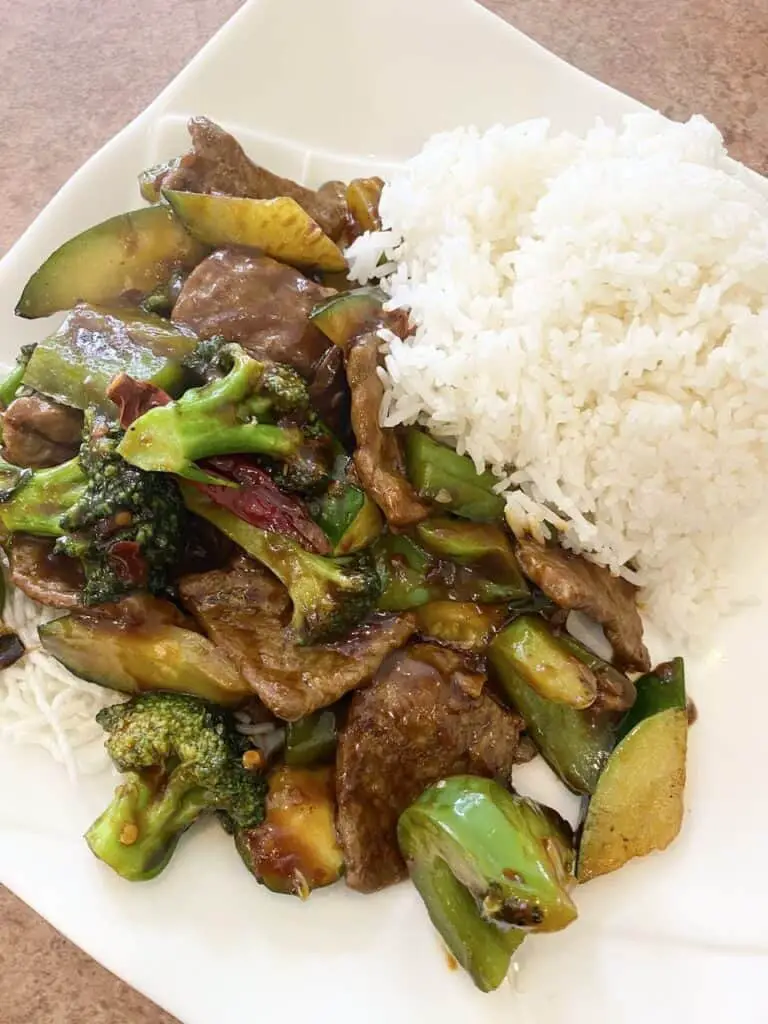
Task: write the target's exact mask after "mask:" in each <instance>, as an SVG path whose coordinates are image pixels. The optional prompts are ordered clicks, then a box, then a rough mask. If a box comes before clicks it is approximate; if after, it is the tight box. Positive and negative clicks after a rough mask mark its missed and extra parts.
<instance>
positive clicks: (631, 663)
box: [517, 538, 651, 672]
mask: <svg viewBox="0 0 768 1024" xmlns="http://www.w3.org/2000/svg"><path fill="white" fill-rule="evenodd" d="M517 560H518V562H519V563H520V568H521V569H522V570H523V572H524V573H525V575H526V576H527V577H528V578H529V579H530V580H533V582H534V583H535V584H536V586H537V587H539V588H540V589H541V590H543V591H544V593H545V594H546V595H547V597H549V598H551V599H552V600H553V601H554V602H555V604H557V605H559V606H560V607H561V608H567V609H569V610H576V611H580V612H584V614H585V615H588V616H589V617H590V618H592V619H594V620H595V622H599V623H600V624H601V625H602V627H603V629H604V630H605V635H606V637H607V639H608V641H609V643H610V644H611V646H612V647H613V654H614V660H615V661H616V663H617V664H618V665H619V666H621V667H622V668H625V669H634V670H636V671H638V672H647V671H648V669H649V668H650V667H651V661H650V658H649V656H648V651H647V650H646V648H645V645H644V644H643V623H642V620H641V618H640V613H639V612H638V610H637V601H636V594H637V590H636V588H635V587H633V586H632V584H631V583H629V582H628V581H627V580H624V579H621V577H619V576H614V575H612V573H610V572H609V571H608V569H605V568H604V567H603V566H600V565H595V564H594V563H593V562H588V561H587V560H586V559H585V558H582V557H581V556H580V555H575V554H573V553H572V552H570V551H566V550H565V549H564V548H561V547H557V546H554V545H553V546H544V545H542V544H539V543H538V542H537V541H535V540H531V539H530V538H524V539H523V540H521V541H520V542H519V544H518V547H517Z"/></svg>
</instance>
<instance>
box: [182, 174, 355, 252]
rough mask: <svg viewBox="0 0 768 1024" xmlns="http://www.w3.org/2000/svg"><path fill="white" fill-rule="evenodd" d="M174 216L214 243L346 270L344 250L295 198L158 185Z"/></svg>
mask: <svg viewBox="0 0 768 1024" xmlns="http://www.w3.org/2000/svg"><path fill="white" fill-rule="evenodd" d="M163 198H164V199H166V200H167V202H168V203H170V205H171V208H172V209H173V211H174V213H175V214H176V215H177V217H178V218H179V219H180V220H181V221H182V222H183V223H184V225H185V226H186V227H187V229H188V230H189V231H190V232H191V234H193V235H194V236H195V238H197V239H199V240H200V241H201V242H204V243H206V244H207V245H210V246H213V247H214V248H220V247H221V246H225V245H244V246H247V247H249V248H252V249H260V250H261V251H262V252H265V253H266V254H267V256H272V257H273V258H274V259H276V260H279V261H280V262H281V263H290V264H291V265H292V266H297V267H314V268H316V269H317V270H345V269H346V266H347V263H346V260H345V259H344V254H343V253H342V251H341V250H340V249H339V247H338V246H337V245H336V243H335V242H333V241H331V239H330V238H329V237H328V235H326V234H325V233H324V232H323V230H322V228H320V227H319V225H318V224H316V223H315V221H314V220H312V218H311V217H310V216H309V214H308V213H307V212H306V211H305V210H304V209H302V207H301V206H299V204H298V203H297V202H296V200H295V199H291V198H290V197H288V196H280V197H279V198H277V199H242V198H236V197H234V196H219V195H204V194H202V193H199V192H174V191H173V190H171V189H163Z"/></svg>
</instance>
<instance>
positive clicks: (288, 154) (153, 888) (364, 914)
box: [0, 0, 768, 1024]
mask: <svg viewBox="0 0 768 1024" xmlns="http://www.w3.org/2000/svg"><path fill="white" fill-rule="evenodd" d="M606 45H610V41H608V40H607V41H606ZM635 109H638V104H636V103H635V102H634V101H633V100H630V99H628V98H627V97H625V96H622V95H621V94H619V93H616V92H614V91H613V90H611V89H609V88H607V87H606V86H603V85H601V84H600V83H598V82H595V81H594V80H592V79H590V78H588V77H586V76H585V75H582V74H581V73H579V72H577V71H575V70H574V69H573V68H571V67H569V66H568V65H566V64H564V63H562V62H561V61H559V60H557V59H556V58H554V57H553V56H551V55H550V54H548V53H547V52H546V51H545V50H542V49H541V48H540V47H538V46H536V45H535V44H533V43H532V42H530V40H528V39H526V38H525V37H524V36H522V35H520V34H519V33H518V32H516V31H515V30H514V29H512V28H510V27H509V26H507V25H505V24H504V23H502V22H501V21H498V20H497V19H496V18H494V17H493V16H491V15H489V14H487V13H486V12H485V11H484V10H482V9H481V8H478V7H476V6H474V5H473V4H472V3H471V0H387V2H382V3H376V4H374V3H361V2H360V0H324V2H322V3H320V2H319V0H260V2H259V0H252V2H251V3H249V4H247V5H246V6H245V7H244V8H243V9H242V10H241V11H240V12H239V14H238V15H237V16H236V17H235V18H234V19H233V20H232V21H231V22H230V23H229V24H228V25H227V26H226V27H225V28H224V29H222V31H221V32H220V33H219V34H218V35H217V36H216V37H215V39H213V40H212V41H211V42H210V43H209V44H208V45H207V46H206V47H205V49H204V50H203V51H202V53H201V54H200V55H199V56H198V57H197V58H196V59H195V60H194V61H193V62H192V63H191V64H190V65H189V67H188V68H187V69H186V70H185V71H184V72H183V73H182V74H181V75H180V76H179V77H178V78H177V79H176V81H175V82H173V83H172V84H171V85H170V86H169V88H168V89H167V90H166V91H165V92H164V93H163V94H162V95H161V96H160V97H159V98H158V99H157V100H156V101H155V103H153V104H152V106H151V107H150V108H149V109H148V110H147V111H146V112H145V113H144V114H143V115H142V116H141V117H139V118H138V119H137V120H136V121H134V122H133V123H132V124H131V125H129V126H128V127H127V128H126V129H125V130H124V131H123V132H121V133H120V134H119V135H118V136H117V137H116V138H115V139H113V140H112V142H110V143H109V144H108V145H107V146H106V147H105V148H104V149H103V150H102V151H101V152H100V153H99V154H97V156H95V157H94V158H93V159H92V160H90V161H89V162H88V163H87V164H86V166H85V167H83V168H82V170H80V171H79V172H78V173H77V174H76V175H75V176H74V178H72V180H71V181H69V182H68V183H67V184H66V185H65V186H64V188H63V189H62V190H61V192H60V193H59V194H58V195H57V196H56V198H55V199H54V200H53V201H52V202H51V204H50V205H49V206H48V207H47V208H46V209H45V211H44V212H43V213H42V214H41V215H40V216H39V217H38V218H37V220H36V221H35V223H34V224H33V225H32V227H31V228H30V229H29V231H28V232H27V233H26V234H25V235H24V237H23V238H22V239H21V240H20V241H19V242H18V243H17V245H16V246H15V247H14V248H13V249H12V250H11V252H10V253H9V254H8V255H7V256H6V258H5V259H4V260H3V261H2V264H0V339H2V346H3V347H2V349H0V358H3V359H6V358H10V356H11V355H12V352H13V350H15V349H16V347H17V346H18V345H19V344H21V343H23V342H26V341H32V340H35V339H37V338H38V337H40V336H41V334H42V333H43V331H44V330H45V325H44V324H41V323H36V322H31V323H24V322H22V321H18V320H16V319H14V317H13V315H12V310H13V306H14V304H15V302H16V299H17V297H18V295H19V292H20V290H21V287H22V285H23V284H24V281H25V280H26V278H27V276H28V275H29V274H30V273H31V271H32V270H34V268H35V267H36V266H37V265H38V263H39V262H40V261H41V260H42V259H43V258H44V257H45V256H46V255H47V254H48V253H49V252H50V251H51V250H52V249H53V248H54V247H55V246H56V245H58V244H59V243H61V242H62V241H64V240H65V239H66V238H67V237H69V236H70V235H72V234H73V233H74V232H76V231H78V230H80V229H82V228H84V227H86V226H87V225H89V224H92V223H94V222H95V221H98V220H100V219H102V218H103V217H106V216H108V215H110V214H113V213H117V212H119V211H121V210H124V209H128V208H131V207H135V206H136V205H138V201H137V191H136V185H135V175H136V174H137V172H138V171H140V170H141V169H142V168H143V167H145V166H146V165H148V164H150V163H152V162H153V161H155V160H156V159H158V158H160V157H164V156H170V155H172V154H174V153H176V152H178V151H180V150H182V149H184V148H186V141H187V140H186V135H185V132H184V129H183V125H184V121H185V119H186V117H187V116H188V115H190V114H196V113H197V114H200V113H204V114H207V115H209V116H211V117H213V118H214V119H216V120H220V121H221V122H223V123H224V124H225V125H226V126H228V127H230V128H232V129H233V130H235V131H236V133H237V135H238V137H239V138H241V139H243V140H244V142H245V143H246V146H247V148H248V149H249V151H250V152H251V153H252V155H254V156H255V157H257V158H260V159H262V160H263V161H264V162H265V163H266V164H268V165H269V166H270V167H272V168H274V169H275V170H277V171H280V172H282V173H284V174H290V175H293V176H295V177H298V178H303V179H304V180H306V181H308V182H313V181H319V180H321V179H324V178H327V177H330V176H334V175H339V176H348V175H350V174H352V173H354V172H356V171H358V170H359V169H364V168H376V169H380V168H386V167H387V166H388V165H391V164H392V163H394V162H397V161H398V160H400V159H402V158H404V157H406V156H408V155H409V154H411V153H413V152H414V151H415V150H416V149H417V148H418V147H419V145H420V144H421V143H422V141H423V140H424V139H425V138H426V136H427V135H429V134H430V133H432V132H434V131H436V130H439V129H443V128H449V127H452V126H454V125H456V124H462V123H469V122H475V123H477V124H479V125H481V126H487V125H490V124H492V123H494V122H497V121H506V122H511V121H515V120H518V119H520V118H525V117H530V116H534V115H542V114H543V115H547V116H549V117H551V119H552V120H553V122H554V123H555V125H556V127H557V128H572V129H575V130H581V129H584V128H586V127H587V126H588V125H589V124H590V123H591V122H592V121H593V119H594V118H595V117H596V116H597V115H600V116H602V117H604V118H605V119H606V120H608V121H615V120H616V119H617V118H618V117H619V116H620V115H621V114H623V113H625V112H628V111H632V110H635ZM764 621H765V617H764V614H763V611H762V610H761V609H760V608H754V609H751V610H750V611H749V612H748V613H745V614H744V615H742V616H739V617H738V618H737V619H734V620H733V621H731V622H728V623H725V624H724V628H723V630H722V633H721V635H719V636H718V637H717V638H716V640H717V645H718V646H717V648H716V649H715V648H713V649H712V650H710V651H709V652H707V656H706V657H705V658H702V659H700V660H699V661H698V662H697V663H692V664H691V665H690V682H691V690H692V692H693V696H694V698H695V700H696V703H697V705H698V708H699V712H700V717H699V722H698V724H697V725H696V728H695V729H694V730H693V731H692V734H691V746H692V749H691V758H690V786H689V792H688V814H687V818H686V823H685V828H684V830H683V834H682V837H681V838H680V840H679V841H678V842H677V843H675V845H674V847H673V848H672V849H671V850H670V851H669V852H668V853H666V854H665V855H663V856H659V857H651V858H648V859H647V860H646V861H645V862H642V863H635V864H633V865H631V866H629V867H628V868H626V869H625V870H623V871H622V872H620V873H619V874H618V875H615V876H612V877H608V878H605V879H601V880H598V881H595V882H592V883H591V884H590V885H588V886H586V887H584V889H583V890H579V892H578V893H577V898H578V903H579V908H580V912H581V917H580V919H579V921H578V923H577V924H576V925H575V926H574V927H572V928H570V929H568V931H567V932H565V933H562V934H560V935H557V936H546V937H542V938H538V939H531V940H529V941H528V942H527V943H526V945H525V947H524V949H523V951H522V956H521V959H520V970H519V972H518V973H517V974H516V975H514V976H513V977H515V978H516V981H515V984H510V985H505V986H503V987H502V989H501V990H499V991H498V992H497V993H495V994H494V995H490V996H482V995H480V994H479V993H478V992H476V991H475V990H474V989H473V988H472V985H471V983H470V982H469V980H468V979H467V978H466V977H465V976H464V975H463V974H462V973H461V972H453V973H452V972H450V971H449V970H448V968H447V966H446V960H445V956H444V954H443V952H442V950H441V947H440V945H439V942H438V940H437V938H436V936H435V934H434V932H433V931H432V929H431V927H430V925H429V923H428V921H427V917H426V914H425V913H424V911H423V908H422V907H421V906H420V904H419V901H418V898H417V897H416V895H415V893H414V891H413V890H412V889H411V887H410V886H408V885H401V886H398V887H397V888H395V889H393V890H390V891H387V892H384V893H380V894H378V895H376V896H371V897H361V896H358V895H355V894H354V893H352V892H350V891H348V890H346V889H345V888H344V887H343V886H338V887H336V888H335V889H331V890H326V891H323V892H318V893H316V894H315V895H313V897H312V899H311V900H310V901H309V903H308V904H307V905H302V904H300V903H299V902H298V901H296V900H292V899H288V898H283V897H279V896H273V895H270V894H269V893H267V892H266V890H264V889H262V888H260V887H259V886H258V885H256V884H255V883H254V882H253V881H252V879H251V878H250V877H249V876H248V875H247V873H246V872H245V870H244V869H243V867H242V866H241V865H240V863H239V861H238V858H237V856H236V854H235V851H234V850H233V848H232V845H231V842H230V841H229V840H228V838H227V837H226V836H225V835H224V834H223V833H222V832H220V831H218V830H217V829H216V828H215V827H213V826H209V827H202V828H197V829H195V830H194V831H193V833H192V834H191V835H189V836H188V837H186V839H185V841H184V842H183V843H182V845H181V847H180V849H179V851H178V853H177V855H176V857H175V859H174V861H173V863H172V865H171V866H170V867H169V869H168V870H167V871H166V872H165V873H164V875H163V876H162V877H161V878H160V879H158V880H156V881H154V882H151V883H147V884H145V885H134V886H131V885H129V884H127V883H125V882H122V881H120V880H119V879H117V878H116V877H115V876H113V875H112V874H111V873H110V872H109V871H108V870H106V869H104V868H102V866H101V865H99V864H98V863H97V862H96V861H95V860H94V859H93V858H92V857H91V855H90V854H89V852H88V851H87V849H86V847H85V845H84V843H83V842H82V840H81V839H80V836H81V833H82V832H83V830H84V829H85V828H86V827H87V826H88V824H89V823H90V822H91V820H92V819H93V818H94V817H95V815H96V814H97V813H98V812H99V811H100V810H101V809H102V807H103V806H104V804H105V803H106V801H107V800H108V798H109V794H110V791H111V787H112V784H113V781H112V779H110V778H109V777H107V776H104V777H102V778H99V779H94V780H90V781H89V782H87V783H86V784H84V785H83V786H82V787H79V788H75V787H73V786H72V785H70V784H69V782H68V781H67V779H66V777H65V776H64V773H63V772H62V770H61V769H60V768H59V767H57V766H56V765H54V764H52V763H51V762H50V761H48V760H47V759H46V757H45V756H44V755H42V754H38V753H37V752H35V751H30V750H22V749H14V748H7V747H5V748H2V747H0V779H2V780H3V783H2V786H3V791H2V805H1V806H0V878H1V879H2V881H3V882H5V883H6V884H7V885H8V886H9V887H10V888H11V889H13V890H14V891H15V892H17V893H18V894H19V895H20V896H21V897H22V898H23V899H25V900H26V901H27V902H28V903H30V904H31V905H32V906H33V907H35V908H36V909H37V910H38V911H39V912H40V913H41V914H43V915H44V916H45V917H47V918H48V919H49V920H50V921H51V922H52V923H53V924H54V925H56V927H58V928H60V929H61V930H62V931H63V932H64V933H65V934H67V935H68V936H70V938H72V939H73V940H74V941H75V942H76V943H78V945H80V946H82V947H83V949H85V950H86V951H87V952H89V953H90V954H91V955H92V956H94V957H96V958H97V959H98V960H100V961H101V962H102V963H103V964H105V965H106V966H107V967H109V968H110V969H111V970H113V971H115V972H116V973H117V974H119V975H120V976H121V977H123V978H125V979H126V980H127V981H128V982H130V983H131V984H132V985H134V986H136V988H138V989H140V990H142V991H143V992H145V993H146V994H147V995H148V996H150V997H151V998H152V999H155V1000H156V1001H157V1002H158V1003H160V1004H161V1005H163V1006H165V1007H167V1008H168V1010H170V1011H171V1012H172V1013H174V1014H176V1015H177V1016H178V1017H179V1018H181V1020H182V1021H184V1022H185V1024H242V1021H243V1020H249V1019H254V1020H258V1019H260V1018H263V1017H266V1016H275V1015H279V1016H280V1018H281V1019H283V1020H287V1021H290V1022H293V1021H299V1020H312V1021H313V1022H314V1024H322V1022H331V1021H333V1022H334V1024H353V1022H359V1021H366V1022H371V1024H375V1022H384V1021H387V1022H389V1021H392V1020H397V1021H404V1022H417V1021H418V1022H424V1021H432V1020H435V1021H437V1020H439V1021H440V1022H441V1024H459V1022H461V1024H468V1022H474V1021H478V1022H480V1021H482V1022H484V1024H493V1022H502V1021H504V1022H507V1021H514V1022H515V1024H533V1022H535V1024H561V1022H564V1021H566V1020H567V1021H568V1022H569V1024H581V1022H584V1024H595V1022H603V1021H608V1020H611V1021H621V1022H622V1024H635V1022H637V1024H645V1022H647V1021H648V1020H651V1019H653V1020H655V1021H657V1022H659V1024H673V1022H674V1024H679V1022H680V1021H696V1022H702V1021H722V1020H726V1019H727V1020H738V1021H739V1022H740V1024H765V1022H766V1021H768V989H767V987H766V985H765V976H766V974H765V972H766V969H768V923H767V921H768V913H767V911H768V888H767V887H766V885H765V881H764V871H765V865H766V863H768V826H767V825H766V820H765V819H766V810H768V799H767V798H766V789H765V785H764V782H763V773H764V771H765V755H764V749H765V738H764V737H765V722H766V721H768V687H766V685H765V682H764V680H763V678H762V676H763V675H764V670H763V668H762V662H763V660H764V650H763V646H762V643H761V641H763V637H764V629H763V625H762V624H763V623H764ZM535 770H536V769H535Z"/></svg>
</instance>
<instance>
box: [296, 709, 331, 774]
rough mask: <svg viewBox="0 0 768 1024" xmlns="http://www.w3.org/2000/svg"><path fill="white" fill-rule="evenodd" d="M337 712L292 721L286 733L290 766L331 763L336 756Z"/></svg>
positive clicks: (312, 715) (302, 766) (301, 766)
mask: <svg viewBox="0 0 768 1024" xmlns="http://www.w3.org/2000/svg"><path fill="white" fill-rule="evenodd" d="M336 740H337V735H336V713H335V711H331V710H330V709H329V708H323V709H322V710H320V711H315V712H313V714H311V715H305V716H304V718H299V719H298V720H297V721H295V722H289V723H288V726H287V727H286V731H285V763H286V764H287V765H290V766H291V767H297V768H306V767H307V766H309V765H315V764H322V763H323V762H324V761H332V760H333V759H334V757H335V756H336Z"/></svg>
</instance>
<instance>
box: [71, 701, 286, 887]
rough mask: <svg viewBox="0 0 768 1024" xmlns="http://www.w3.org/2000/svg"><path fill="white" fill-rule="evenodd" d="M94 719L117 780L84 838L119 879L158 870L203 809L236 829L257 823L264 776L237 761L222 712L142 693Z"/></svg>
mask: <svg viewBox="0 0 768 1024" xmlns="http://www.w3.org/2000/svg"><path fill="white" fill-rule="evenodd" d="M96 720H97V721H98V722H99V724H100V725H101V726H102V728H103V729H104V731H105V732H106V733H107V740H106V747H107V752H108V754H109V756H110V757H111V758H112V760H113V762H114V764H115V766H116V767H117V769H118V770H119V771H120V772H122V773H123V776H124V778H123V781H122V783H121V784H120V785H119V786H118V787H117V789H116V791H115V796H114V799H113V800H112V803H111V804H110V805H109V807H107V809H106V810H105V811H104V813H103V814H102V815H100V816H99V817H98V818H97V819H96V821H95V822H94V823H93V825H91V827H90V828H89V829H88V831H87V833H86V835H85V839H86V842H87V843H88V845H89V847H90V848H91V850H92V852H93V853H94V854H95V855H96V856H97V857H98V858H99V859H100V860H103V861H104V863H105V864H107V865H108V866H109V867H111V868H112V870H113V871H116V872H117V874H119V875H122V877H123V878H127V879H129V880H130V881H144V880H146V879H150V878H154V877H155V876H156V875H158V874H160V872H161V871H162V870H163V868H164V867H165V866H166V865H167V864H168V861H169V860H170V859H171V856H172V855H173V851H174V850H175V848H176V844H177V843H178V841H179V839H180V838H181V836H182V834H183V833H184V832H185V831H186V829H188V828H189V827H190V825H192V824H193V823H194V822H195V821H196V820H197V818H199V817H200V815H201V814H203V813H204V812H207V811H223V812H224V813H226V815H227V818H228V819H229V820H230V821H231V822H232V823H233V824H234V825H235V826H236V827H238V828H251V827H254V826H256V825H258V824H259V823H260V822H261V821H262V819H263V817H264V796H265V788H266V787H265V784H264V780H263V778H262V777H261V776H259V775H257V774H254V773H252V772H250V771H248V770H247V769H246V768H245V767H244V765H243V759H242V757H243V749H244V748H243V744H242V742H241V739H242V738H241V737H240V736H239V734H238V733H237V731H236V729H235V726H234V722H233V720H232V718H231V717H230V716H229V715H228V714H227V713H226V712H224V711H222V710H220V709H218V708H213V707H211V706H210V705H208V704H205V703H204V702H203V701H200V700H197V699H196V698H194V697H186V696H182V695H180V694H175V693H147V694H142V695H140V696H137V697H132V698H131V699H130V700H129V701H128V702H127V703H125V704H115V705H113V706H112V707H108V708H104V709H103V710H102V711H100V712H99V713H98V715H97V716H96Z"/></svg>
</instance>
